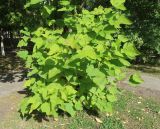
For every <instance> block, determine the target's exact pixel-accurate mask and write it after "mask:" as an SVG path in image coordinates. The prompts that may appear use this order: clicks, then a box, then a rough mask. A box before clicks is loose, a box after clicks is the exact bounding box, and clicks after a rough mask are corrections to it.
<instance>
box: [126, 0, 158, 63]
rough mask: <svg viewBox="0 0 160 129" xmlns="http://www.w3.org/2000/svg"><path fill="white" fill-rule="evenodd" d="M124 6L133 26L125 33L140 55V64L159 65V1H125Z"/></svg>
mask: <svg viewBox="0 0 160 129" xmlns="http://www.w3.org/2000/svg"><path fill="white" fill-rule="evenodd" d="M126 6H127V8H128V11H129V12H130V15H131V16H130V17H131V19H132V20H133V22H134V24H133V25H132V27H131V28H130V29H127V30H126V31H127V33H128V34H129V35H130V36H131V37H132V41H134V42H135V43H136V47H137V48H138V50H139V51H140V52H141V53H142V54H141V56H140V59H141V60H140V63H143V62H144V63H145V62H146V63H153V64H155V63H157V64H158V63H159V61H158V60H159V57H160V56H159V55H160V26H159V24H160V15H159V14H160V2H159V0H134V1H133V0H127V2H126Z"/></svg>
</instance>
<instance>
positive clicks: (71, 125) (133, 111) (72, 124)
mask: <svg viewBox="0 0 160 129" xmlns="http://www.w3.org/2000/svg"><path fill="white" fill-rule="evenodd" d="M97 117H98V118H99V119H100V120H101V121H102V123H101V122H97V121H96V119H95V118H97ZM0 128H1V129H160V103H159V102H155V101H153V100H151V99H144V98H142V97H140V96H136V95H134V94H133V93H131V92H125V93H123V94H122V95H120V96H119V100H118V102H117V103H115V111H114V112H113V114H112V115H109V114H105V113H100V115H99V116H95V115H92V114H90V115H89V114H87V113H86V112H79V113H78V114H77V115H76V116H75V117H73V118H71V117H67V116H64V117H60V118H59V119H58V120H53V119H52V118H50V119H49V121H47V120H42V121H39V122H38V121H35V120H34V118H31V119H29V120H28V121H26V120H22V119H21V118H20V116H19V113H18V112H16V111H13V112H10V114H9V115H8V116H7V117H6V118H5V119H4V120H2V121H1V122H0Z"/></svg>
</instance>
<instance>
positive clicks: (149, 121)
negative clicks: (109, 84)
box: [0, 53, 160, 129]
mask: <svg viewBox="0 0 160 129" xmlns="http://www.w3.org/2000/svg"><path fill="white" fill-rule="evenodd" d="M128 71H129V72H130V73H132V72H135V71H138V72H140V73H141V75H142V78H143V79H144V83H143V84H141V85H140V86H138V87H131V86H128V84H127V82H126V81H125V80H124V81H123V82H121V83H120V84H119V85H120V86H119V88H120V89H121V94H120V95H119V97H118V101H117V103H115V109H114V111H113V113H112V114H106V113H99V115H97V114H95V113H93V112H88V111H83V112H79V113H77V115H76V116H75V117H73V118H71V117H68V116H66V115H64V116H61V117H59V118H58V119H53V118H43V117H40V116H37V117H34V118H29V119H27V120H26V119H22V118H21V117H20V114H19V112H18V109H19V103H20V101H21V99H22V98H23V97H24V95H25V94H24V91H23V87H22V85H23V82H24V80H25V74H26V70H24V69H23V62H22V61H20V60H19V59H18V58H17V57H16V56H15V54H14V53H13V54H11V55H8V56H6V57H0V116H1V117H0V129H160V68H159V67H152V66H149V65H147V66H146V65H142V66H140V65H138V66H137V65H135V66H134V67H132V68H130V69H129V70H128Z"/></svg>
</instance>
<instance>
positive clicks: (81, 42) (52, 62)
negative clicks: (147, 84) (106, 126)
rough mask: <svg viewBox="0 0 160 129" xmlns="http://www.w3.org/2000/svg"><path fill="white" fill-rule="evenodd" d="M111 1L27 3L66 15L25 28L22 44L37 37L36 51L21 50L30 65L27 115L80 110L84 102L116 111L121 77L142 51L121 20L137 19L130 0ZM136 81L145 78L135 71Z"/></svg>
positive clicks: (25, 102) (25, 101)
mask: <svg viewBox="0 0 160 129" xmlns="http://www.w3.org/2000/svg"><path fill="white" fill-rule="evenodd" d="M110 2H111V5H112V7H110V8H105V7H102V6H99V7H97V8H94V9H92V10H89V9H87V8H81V10H80V8H79V5H77V4H75V5H74V2H73V1H72V0H60V1H59V2H57V4H58V5H57V6H55V7H54V6H53V7H52V6H51V4H50V5H47V3H45V1H43V0H31V1H30V2H28V3H27V4H26V9H28V8H30V7H32V6H33V5H34V6H35V5H39V6H41V7H43V11H44V10H45V11H46V12H47V14H48V15H50V14H51V13H56V14H61V16H60V18H59V17H58V18H55V19H50V21H49V22H48V25H49V26H50V25H53V26H54V28H53V27H42V26H41V27H38V28H37V29H36V30H34V31H30V30H27V29H25V30H23V31H22V33H23V34H24V36H23V39H22V40H21V41H20V42H19V47H23V46H27V45H28V42H32V43H34V47H33V51H32V52H27V51H20V52H19V53H18V55H19V56H20V57H22V58H23V59H24V60H26V67H27V68H29V70H30V72H29V73H28V80H27V81H26V82H25V87H26V88H27V89H28V91H29V95H28V96H26V97H25V98H24V99H23V101H22V103H21V109H20V111H21V113H22V115H23V116H25V115H29V114H32V113H33V112H34V111H36V112H40V113H44V114H46V115H47V116H53V117H57V116H58V115H59V111H61V112H62V111H63V112H65V113H68V114H70V115H71V116H74V115H75V113H76V111H80V110H83V109H84V108H87V109H90V110H95V111H102V112H112V103H114V102H115V101H117V96H116V95H117V93H118V89H117V82H118V81H120V80H122V79H123V78H124V77H125V74H124V72H123V71H124V70H123V69H124V68H125V67H127V66H130V63H129V62H128V60H132V59H134V58H135V57H136V56H137V55H138V54H139V52H138V51H137V50H136V48H135V47H134V44H133V43H132V42H131V41H129V39H128V38H127V37H126V36H125V35H124V33H123V32H122V31H121V25H130V24H131V21H130V20H128V19H127V18H126V17H125V15H124V14H123V13H122V11H123V10H125V9H126V8H125V6H124V2H125V0H111V1H110ZM42 5H43V6H42ZM51 21H52V22H51ZM130 82H132V83H134V84H138V83H141V82H142V80H141V79H140V77H139V75H138V74H134V75H132V76H131V77H130Z"/></svg>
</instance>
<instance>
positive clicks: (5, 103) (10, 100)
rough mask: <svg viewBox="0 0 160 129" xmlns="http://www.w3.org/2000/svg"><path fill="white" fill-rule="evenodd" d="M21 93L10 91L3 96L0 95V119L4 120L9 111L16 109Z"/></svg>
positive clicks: (15, 110)
mask: <svg viewBox="0 0 160 129" xmlns="http://www.w3.org/2000/svg"><path fill="white" fill-rule="evenodd" d="M22 96H23V95H21V94H18V93H12V94H10V95H8V96H5V97H0V116H1V117H0V121H4V120H5V118H6V117H7V116H9V115H10V113H11V112H17V111H18V108H17V107H18V105H19V103H20V100H21V98H22Z"/></svg>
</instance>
